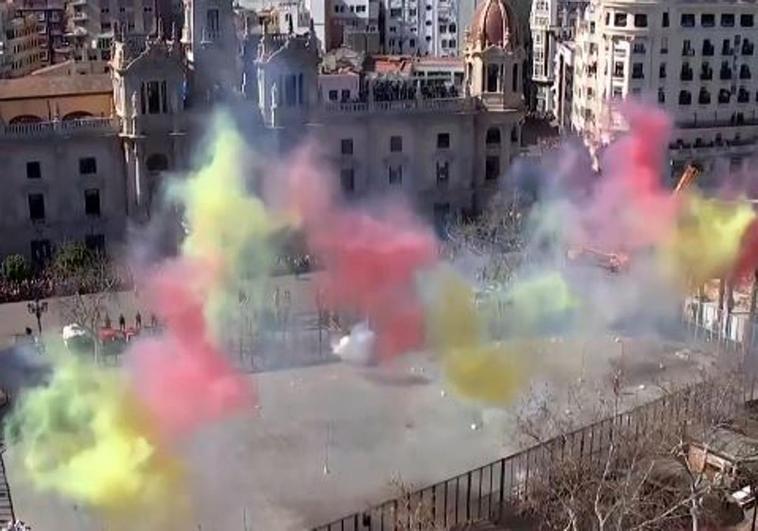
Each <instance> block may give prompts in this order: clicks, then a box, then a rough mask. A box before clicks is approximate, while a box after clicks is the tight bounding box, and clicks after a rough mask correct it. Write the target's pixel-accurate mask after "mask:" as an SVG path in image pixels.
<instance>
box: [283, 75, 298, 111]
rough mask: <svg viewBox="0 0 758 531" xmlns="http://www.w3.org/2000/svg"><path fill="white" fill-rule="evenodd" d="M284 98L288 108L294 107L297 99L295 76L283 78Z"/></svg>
mask: <svg viewBox="0 0 758 531" xmlns="http://www.w3.org/2000/svg"><path fill="white" fill-rule="evenodd" d="M284 98H285V102H286V104H287V106H288V107H294V105H295V103H296V101H297V100H296V98H297V76H295V75H294V74H290V75H288V76H287V77H286V78H285V84H284Z"/></svg>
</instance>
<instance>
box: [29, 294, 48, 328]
mask: <svg viewBox="0 0 758 531" xmlns="http://www.w3.org/2000/svg"><path fill="white" fill-rule="evenodd" d="M26 308H27V309H28V310H29V313H30V314H31V315H33V316H34V317H36V318H37V330H38V331H39V333H40V335H42V314H43V313H45V312H47V302H45V301H42V302H40V300H39V298H35V299H34V302H30V303H28V304H27V305H26Z"/></svg>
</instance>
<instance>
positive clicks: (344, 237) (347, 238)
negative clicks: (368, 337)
mask: <svg viewBox="0 0 758 531" xmlns="http://www.w3.org/2000/svg"><path fill="white" fill-rule="evenodd" d="M313 159H314V157H313V156H312V153H310V152H304V153H301V154H300V155H299V156H298V157H296V158H295V160H294V163H293V165H292V167H290V168H288V171H289V173H288V175H287V176H286V177H287V186H286V190H287V192H286V194H287V195H286V197H287V203H286V204H287V206H288V207H289V208H290V209H291V210H292V211H294V212H295V213H296V215H297V217H298V218H299V219H300V220H301V224H302V227H303V229H304V231H305V233H306V237H307V242H308V247H309V249H310V250H311V252H313V253H314V254H315V255H316V256H317V257H318V259H319V261H320V263H322V265H323V266H324V271H323V275H322V276H321V278H320V279H319V283H320V287H321V289H323V290H324V293H325V295H326V299H327V303H328V304H330V305H333V306H334V307H336V308H337V309H339V310H342V311H348V312H357V313H358V314H360V315H361V316H364V317H366V318H367V319H368V321H369V324H370V326H371V328H372V330H374V331H375V333H376V349H377V353H378V355H379V356H380V358H382V359H387V358H390V357H393V356H396V355H398V354H402V353H404V352H407V351H410V350H413V349H416V348H420V347H422V346H423V342H424V308H423V306H422V304H421V300H420V298H419V295H418V291H417V287H416V285H415V284H416V280H417V275H418V274H419V273H420V272H421V271H423V270H425V269H427V268H429V267H431V266H432V265H433V264H434V263H435V262H436V261H437V242H436V238H435V236H434V234H433V232H432V231H431V230H430V229H428V228H427V227H426V226H424V225H423V224H422V223H421V222H419V221H418V220H417V219H415V218H414V217H413V216H412V215H411V214H410V211H409V210H408V209H405V208H402V207H400V206H393V207H390V206H387V205H384V207H383V208H382V209H381V211H380V213H379V214H370V213H367V212H361V211H359V210H357V209H354V208H350V207H345V206H342V205H339V204H338V203H337V202H336V200H335V199H334V197H335V194H334V192H333V190H332V189H331V187H330V185H329V182H328V181H327V180H326V179H325V176H324V175H323V174H322V173H321V172H318V171H316V170H315V169H314V168H315V164H314V160H313Z"/></svg>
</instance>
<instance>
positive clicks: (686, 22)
mask: <svg viewBox="0 0 758 531" xmlns="http://www.w3.org/2000/svg"><path fill="white" fill-rule="evenodd" d="M681 21H682V27H683V28H694V27H695V15H693V14H692V13H682V18H681Z"/></svg>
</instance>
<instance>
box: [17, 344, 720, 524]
mask: <svg viewBox="0 0 758 531" xmlns="http://www.w3.org/2000/svg"><path fill="white" fill-rule="evenodd" d="M680 348H681V345H679V344H675V343H664V342H661V341H658V340H657V339H655V338H653V339H651V340H649V341H629V344H627V345H626V346H625V352H624V358H625V365H626V367H627V370H628V372H629V375H630V382H629V385H628V386H627V388H626V389H625V390H624V397H625V400H627V403H628V405H634V403H636V402H637V401H640V400H646V399H649V398H651V397H652V396H654V395H655V393H656V392H657V390H656V389H657V388H656V387H655V386H654V385H652V384H653V383H654V382H655V381H657V380H659V379H660V378H664V379H665V380H667V382H669V383H671V382H673V381H685V380H691V379H693V378H695V377H696V374H697V372H698V367H699V366H701V365H708V364H711V363H712V362H713V359H711V358H709V356H708V355H707V354H704V353H697V352H684V351H681V350H679V349H680ZM579 351H582V352H584V354H582V356H581V357H582V358H583V359H584V364H583V365H584V370H585V371H586V372H585V373H584V377H585V378H587V379H588V380H591V381H595V382H602V381H603V377H604V375H605V374H606V373H607V369H608V366H609V363H608V362H609V359H612V358H614V357H616V356H617V354H618V344H617V343H615V342H614V340H613V338H610V337H608V338H600V339H598V340H597V341H596V342H595V344H593V345H587V344H584V345H582V346H581V348H580V347H579V346H578V345H575V344H568V342H566V343H562V342H556V343H555V344H554V346H553V347H551V352H554V354H555V356H554V359H555V361H556V363H554V364H553V365H554V366H553V367H545V370H544V371H543V372H541V374H542V378H543V379H546V380H552V379H554V378H560V379H561V380H563V381H565V380H570V379H573V378H575V377H577V376H578V375H579V371H580V369H579V367H580V366H581V365H582V364H581V363H579V359H578V358H577V357H576V356H577V355H578V354H577V353H578V352H579ZM677 351H678V353H677ZM572 357H573V358H572ZM661 367H663V368H661ZM247 377H248V378H250V379H251V383H253V382H255V385H257V387H258V389H259V395H260V408H256V407H254V405H253V404H251V405H250V407H249V408H247V410H246V411H243V412H242V413H241V414H240V415H238V416H237V417H235V418H233V419H230V420H227V421H225V422H223V423H220V424H218V425H215V426H212V427H209V428H208V429H207V430H205V431H204V432H202V433H200V434H198V435H197V436H196V437H195V438H194V439H193V440H192V441H188V442H187V444H186V445H184V446H183V447H182V448H181V449H180V453H181V454H182V455H183V456H184V457H185V458H186V461H187V463H188V464H189V467H190V477H191V482H190V488H191V491H192V496H193V510H192V513H193V514H192V520H193V521H194V522H196V524H195V527H193V528H192V529H195V528H197V529H201V530H205V531H237V530H240V531H242V530H243V529H244V527H243V521H246V522H247V524H248V530H256V531H257V530H265V531H269V530H271V531H278V530H285V531H286V530H290V529H293V530H294V529H305V528H308V527H309V526H312V525H316V524H320V523H324V522H325V521H328V520H331V519H332V518H335V517H338V516H343V515H345V514H347V513H350V512H353V511H357V510H362V509H363V508H365V507H367V505H368V504H373V503H376V502H379V501H382V499H383V498H385V497H389V496H391V495H392V494H393V492H394V491H393V489H392V488H391V487H390V480H391V479H392V477H393V476H394V475H395V474H399V475H400V476H401V477H402V479H403V480H405V481H407V482H410V483H412V484H414V485H418V486H420V485H423V484H428V483H433V482H437V481H439V480H442V479H445V478H446V477H448V476H451V475H454V474H457V473H461V472H463V471H465V470H467V469H470V468H473V467H476V466H480V465H483V464H485V463H487V462H489V461H492V460H495V459H497V458H499V457H501V456H504V455H506V454H509V453H511V452H513V451H514V450H516V449H517V446H518V444H519V439H518V438H517V437H516V435H515V434H514V422H513V416H512V413H513V410H514V408H515V407H516V406H515V405H512V406H510V407H505V408H502V409H486V410H482V409H480V408H479V407H477V406H476V405H475V404H471V403H468V402H466V401H465V400H462V399H460V398H458V397H456V396H455V395H454V394H453V393H452V392H450V390H449V389H447V388H446V386H445V384H444V382H443V381H442V380H441V378H440V376H439V374H438V369H437V365H436V363H435V362H434V361H433V360H431V359H429V358H428V357H426V356H423V355H414V356H409V357H406V358H403V359H402V360H400V361H398V362H396V363H395V364H394V365H392V366H389V367H383V368H378V369H377V368H371V369H369V368H361V367H355V366H351V365H348V364H345V363H335V364H328V365H321V366H317V367H311V368H296V369H289V370H282V371H276V372H269V373H262V374H258V375H253V376H247ZM443 391H444V392H443ZM7 464H8V473H9V478H10V482H11V488H12V489H13V490H12V492H13V498H14V503H15V506H16V512H17V514H18V515H19V516H20V517H22V518H24V519H25V520H27V521H28V522H30V523H31V524H32V525H33V526H34V527H33V529H34V531H102V530H104V529H108V528H107V527H105V526H104V525H103V523H102V522H99V521H97V520H96V518H95V517H93V516H92V515H90V514H88V513H87V512H86V511H85V510H84V509H82V508H74V506H73V505H72V504H71V503H70V502H67V501H63V500H61V499H59V498H57V497H55V496H51V495H49V494H42V493H38V492H35V491H34V490H33V489H31V488H30V487H29V485H27V484H26V483H25V482H24V480H23V474H22V473H21V472H20V470H19V467H18V461H17V456H16V455H13V454H12V453H10V454H8V455H7ZM140 520H141V518H140V515H134V520H133V522H134V526H135V527H134V528H133V529H130V530H129V531H137V530H139V529H141V528H140V525H139V523H140ZM198 526H199V527H198ZM162 531H169V530H162ZM171 531H173V530H171ZM176 531H188V530H187V529H186V526H185V527H184V528H182V529H177V530H176Z"/></svg>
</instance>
